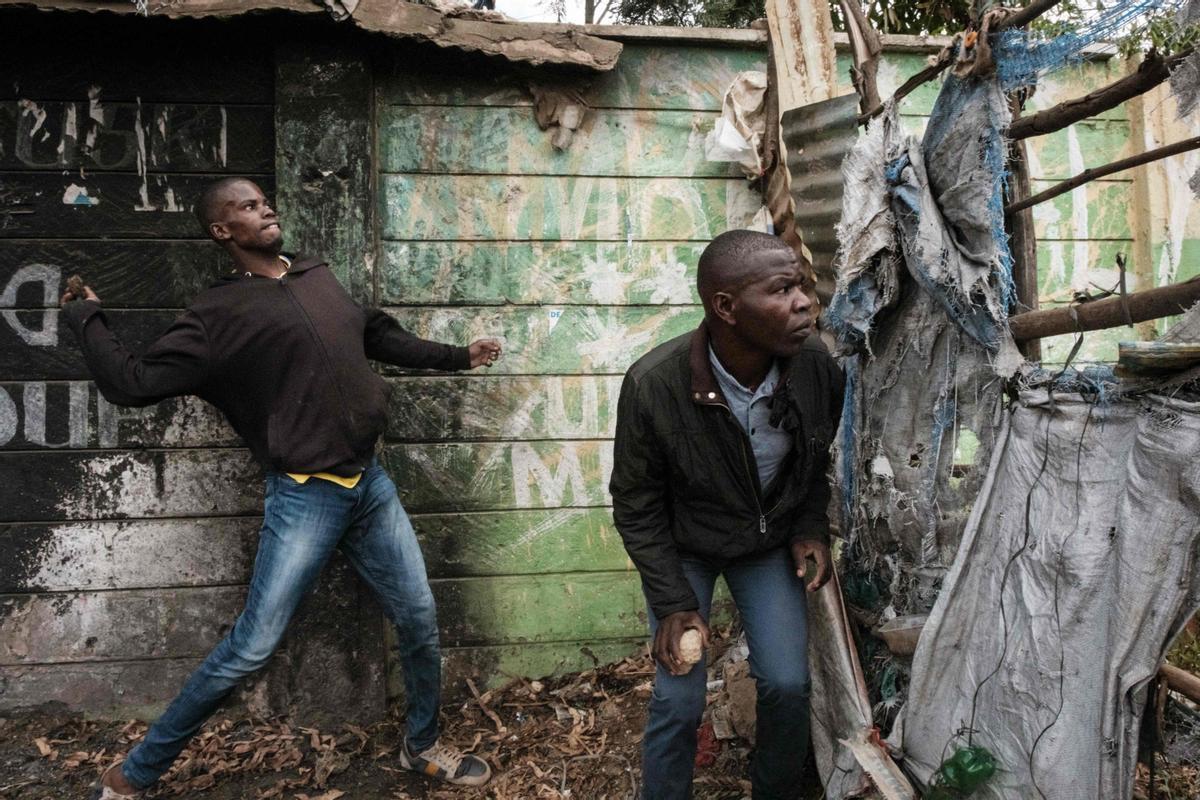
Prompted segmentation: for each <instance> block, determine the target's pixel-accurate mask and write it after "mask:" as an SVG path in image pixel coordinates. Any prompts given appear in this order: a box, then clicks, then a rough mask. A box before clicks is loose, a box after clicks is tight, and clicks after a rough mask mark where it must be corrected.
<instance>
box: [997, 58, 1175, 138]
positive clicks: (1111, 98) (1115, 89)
mask: <svg viewBox="0 0 1200 800" xmlns="http://www.w3.org/2000/svg"><path fill="white" fill-rule="evenodd" d="M1189 55H1191V51H1190V50H1188V51H1185V52H1183V53H1177V54H1176V55H1173V56H1170V57H1169V58H1163V57H1162V56H1160V55H1158V54H1157V53H1155V52H1153V51H1151V52H1150V54H1149V55H1147V56H1146V60H1145V61H1143V62H1142V63H1141V64H1140V65H1139V66H1138V70H1137V72H1135V73H1133V74H1132V75H1127V76H1125V77H1124V78H1121V79H1120V80H1119V81H1115V82H1113V83H1110V84H1109V85H1108V86H1105V87H1103V88H1101V89H1097V90H1096V91H1094V92H1089V93H1088V94H1086V95H1084V96H1083V97H1076V98H1074V99H1071V100H1065V101H1063V102H1062V103H1059V104H1058V105H1056V106H1054V107H1053V108H1047V109H1045V110H1044V111H1039V112H1038V113H1036V114H1033V115H1031V116H1028V117H1019V118H1017V119H1015V120H1013V122H1012V125H1010V126H1009V128H1008V136H1009V138H1010V139H1025V138H1027V137H1029V136H1040V135H1042V134H1046V133H1054V132H1055V131H1057V130H1062V129H1063V128H1065V127H1067V126H1068V125H1072V124H1074V123H1076V122H1078V121H1079V120H1081V119H1086V118H1088V117H1094V116H1095V115H1097V114H1099V113H1101V112H1103V111H1107V110H1109V109H1110V108H1115V107H1116V106H1119V105H1120V104H1121V103H1124V102H1125V101H1126V100H1128V99H1129V98H1131V97H1137V96H1138V95H1140V94H1144V93H1145V92H1148V91H1149V90H1151V89H1153V88H1154V87H1155V86H1157V85H1158V84H1160V83H1162V82H1163V81H1165V80H1166V79H1167V78H1168V77H1170V75H1171V70H1172V69H1173V68H1175V67H1176V66H1177V65H1178V64H1179V63H1180V62H1182V61H1183V60H1184V59H1185V58H1187V57H1188V56H1189Z"/></svg>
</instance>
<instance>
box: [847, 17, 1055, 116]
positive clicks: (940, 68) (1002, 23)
mask: <svg viewBox="0 0 1200 800" xmlns="http://www.w3.org/2000/svg"><path fill="white" fill-rule="evenodd" d="M1059 2H1061V0H1033V2H1032V3H1030V4H1029V5H1027V6H1025V7H1024V8H1022V9H1021V10H1020V11H1017V12H1016V13H1014V14H1012V15H1010V16H1007V17H1004V18H1003V19H1000V20H997V21H996V22H995V23H994V24H993V25H992V27H991V30H990V31H989V33H995V32H997V31H1002V30H1005V29H1006V28H1015V27H1023V26H1025V25H1028V24H1029V23H1030V22H1032V21H1033V20H1035V19H1037V18H1038V17H1040V16H1041V15H1042V14H1045V13H1046V12H1047V11H1049V10H1050V9H1051V8H1054V6H1056V5H1058V4H1059ZM843 7H845V6H844V3H843ZM847 28H849V24H848V23H847ZM953 61H954V58H953V56H952V54H951V53H950V48H949V47H947V48H946V49H944V50H942V52H940V53H938V60H937V61H936V62H934V63H933V64H931V65H929V66H928V67H926V68H925V69H923V70H921V71H920V72H918V73H917V74H916V75H913V76H912V77H911V78H909V79H908V80H906V81H905V82H904V84H903V85H902V86H901V87H900V88H899V89H897V90H896V93H895V94H893V95H892V101H893V102H897V103H898V102H900V100H902V99H903V98H905V97H907V96H908V94H909V93H910V92H912V91H913V90H914V89H916V88H917V87H918V86H920V85H921V84H923V83H925V82H927V81H931V80H933V79H934V78H936V77H937V76H938V75H941V74H942V72H944V71H945V69H946V67H948V66H950V64H951V63H953ZM882 111H883V103H877V104H876V105H875V106H873V107H872V108H871V110H870V111H865V112H863V113H862V114H859V115H858V124H859V125H864V124H866V123H867V121H868V120H870V119H871V118H872V117H875V116H878V115H879V113H880V112H882Z"/></svg>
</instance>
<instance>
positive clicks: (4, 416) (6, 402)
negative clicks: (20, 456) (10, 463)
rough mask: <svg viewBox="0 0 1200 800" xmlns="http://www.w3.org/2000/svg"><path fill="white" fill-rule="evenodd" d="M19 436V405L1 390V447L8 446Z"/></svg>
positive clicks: (4, 390) (5, 390) (6, 392)
mask: <svg viewBox="0 0 1200 800" xmlns="http://www.w3.org/2000/svg"><path fill="white" fill-rule="evenodd" d="M16 435H17V404H16V403H14V402H13V399H12V398H11V397H9V396H8V390H7V389H4V388H0V445H5V444H8V443H9V442H11V441H12V438H13V437H14V436H16Z"/></svg>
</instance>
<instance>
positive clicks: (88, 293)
mask: <svg viewBox="0 0 1200 800" xmlns="http://www.w3.org/2000/svg"><path fill="white" fill-rule="evenodd" d="M72 300H95V301H96V302H97V303H99V302H100V298H99V297H97V296H96V293H95V292H93V291H92V287H90V286H84V287H83V294H82V295H77V294H75V292H72V291H71V290H70V289H67V290H66V291H65V292H63V296H62V297H60V298H59V300H58V304H59V305H60V306H65V305H66V304H67V303H69V302H71V301H72Z"/></svg>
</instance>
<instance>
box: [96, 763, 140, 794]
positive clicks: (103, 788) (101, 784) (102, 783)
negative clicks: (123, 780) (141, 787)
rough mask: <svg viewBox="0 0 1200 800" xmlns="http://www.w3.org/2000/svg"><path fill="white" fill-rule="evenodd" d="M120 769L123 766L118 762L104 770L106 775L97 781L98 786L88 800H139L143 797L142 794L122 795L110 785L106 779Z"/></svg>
mask: <svg viewBox="0 0 1200 800" xmlns="http://www.w3.org/2000/svg"><path fill="white" fill-rule="evenodd" d="M120 768H121V764H120V763H119V762H118V763H116V764H113V765H112V766H111V767H109V768H108V769H106V770H104V774H102V775H101V776H100V780H98V781H96V785H95V786H93V787H92V793H91V794H90V795H88V800H137V798H139V797H141V796H142V793H141V792H134V793H133V794H122V793H121V792H118V791H117V790H116V789H114V788H113V787H111V786H109V785H108V782H107V781H106V780H105V779H106V778H108V776H109V774H110V773H111V772H112V771H113V770H114V769H120Z"/></svg>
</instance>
